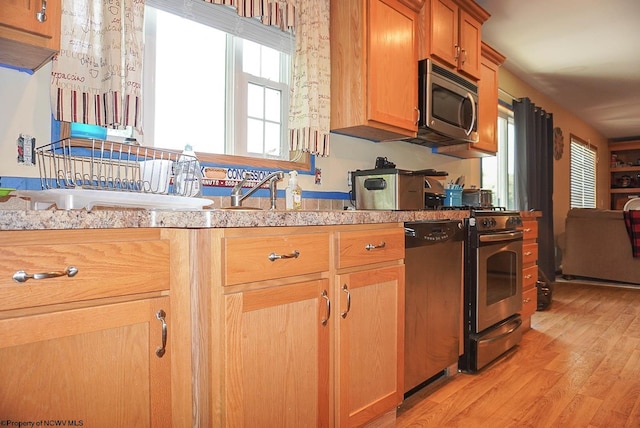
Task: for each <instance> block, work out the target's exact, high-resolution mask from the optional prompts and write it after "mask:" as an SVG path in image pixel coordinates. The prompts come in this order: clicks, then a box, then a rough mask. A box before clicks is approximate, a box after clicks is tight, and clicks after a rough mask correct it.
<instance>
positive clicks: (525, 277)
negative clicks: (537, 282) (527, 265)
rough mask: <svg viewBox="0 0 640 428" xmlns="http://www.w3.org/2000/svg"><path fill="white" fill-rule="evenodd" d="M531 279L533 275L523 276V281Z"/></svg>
mask: <svg viewBox="0 0 640 428" xmlns="http://www.w3.org/2000/svg"><path fill="white" fill-rule="evenodd" d="M531 278H533V275H525V276H524V279H531Z"/></svg>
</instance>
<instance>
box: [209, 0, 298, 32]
mask: <svg viewBox="0 0 640 428" xmlns="http://www.w3.org/2000/svg"><path fill="white" fill-rule="evenodd" d="M203 1H205V2H207V3H212V4H220V5H225V6H232V7H234V8H235V9H236V10H237V11H238V15H240V16H244V17H247V18H255V17H258V18H260V20H261V21H262V23H263V24H265V25H276V26H278V27H280V29H281V30H283V31H287V30H293V29H294V28H295V9H296V8H295V5H294V0H203Z"/></svg>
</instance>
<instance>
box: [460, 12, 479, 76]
mask: <svg viewBox="0 0 640 428" xmlns="http://www.w3.org/2000/svg"><path fill="white" fill-rule="evenodd" d="M459 26H460V28H459V31H460V33H459V39H458V43H459V44H460V53H459V57H458V70H459V71H461V72H463V73H465V74H467V75H469V76H471V77H474V78H476V79H479V78H480V44H481V42H482V40H481V37H482V35H481V28H482V27H481V24H480V23H479V22H478V21H477V20H476V19H474V18H473V17H472V16H471V15H469V14H468V13H466V12H465V11H464V10H460V21H459Z"/></svg>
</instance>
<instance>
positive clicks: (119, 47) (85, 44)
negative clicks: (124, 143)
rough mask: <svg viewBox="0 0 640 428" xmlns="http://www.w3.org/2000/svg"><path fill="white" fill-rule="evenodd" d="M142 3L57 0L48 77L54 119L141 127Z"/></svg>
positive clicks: (128, 0)
mask: <svg viewBox="0 0 640 428" xmlns="http://www.w3.org/2000/svg"><path fill="white" fill-rule="evenodd" d="M143 18H144V2H143V1H140V0H120V1H118V2H107V1H92V0H62V31H61V38H60V52H59V53H58V55H56V56H55V57H54V60H53V68H52V73H51V104H52V105H51V111H52V113H53V116H54V118H55V119H57V120H60V121H65V122H80V123H86V124H92V125H101V126H113V127H118V126H133V127H135V128H137V129H138V130H140V127H141V108H142V103H141V100H140V97H141V83H142V57H143V52H144V50H143V33H142V31H143V23H144V20H143Z"/></svg>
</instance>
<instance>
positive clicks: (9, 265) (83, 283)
mask: <svg viewBox="0 0 640 428" xmlns="http://www.w3.org/2000/svg"><path fill="white" fill-rule="evenodd" d="M45 242H46V241H45ZM0 254H1V257H2V264H1V266H0V310H6V309H16V308H26V307H33V306H42V305H49V304H57V303H66V302H74V301H80V300H88V299H96V298H101V297H113V296H122V295H129V294H137V293H145V292H150V291H159V290H168V289H169V282H170V278H169V254H170V248H169V241H168V240H155V241H154V240H149V241H146V240H145V241H123V242H92V243H82V242H79V243H67V244H43V245H12V246H9V245H7V246H0ZM70 266H72V267H75V268H76V269H77V270H78V272H77V274H76V275H74V276H72V277H68V276H66V275H64V276H59V277H54V278H46V279H27V280H26V281H25V282H16V281H15V280H14V279H13V276H14V274H16V272H18V271H24V272H26V273H27V274H29V275H33V274H41V273H52V272H64V271H65V269H67V268H68V267H70Z"/></svg>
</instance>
